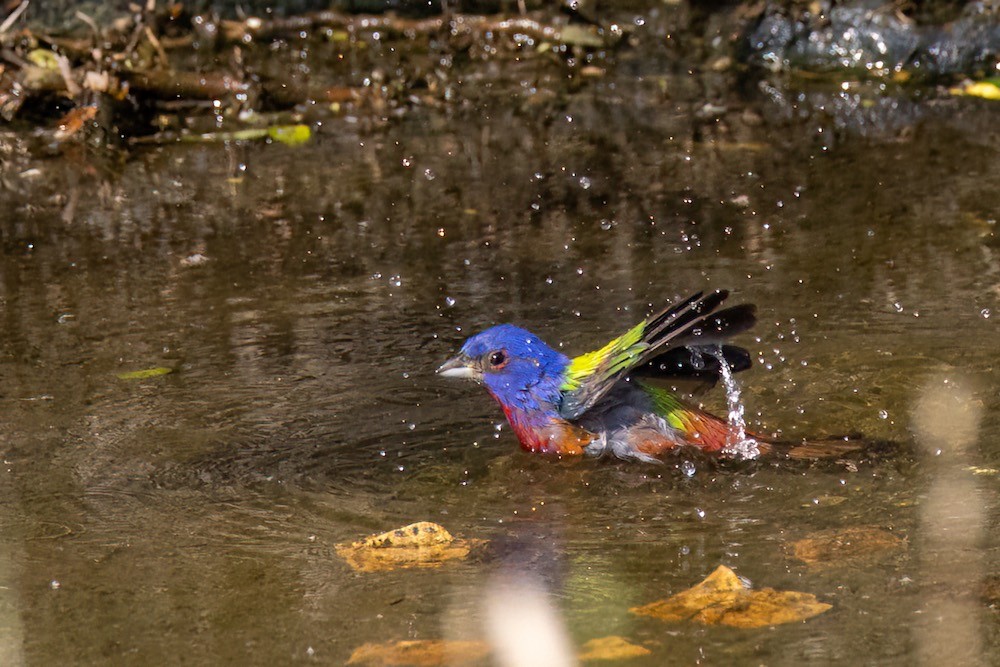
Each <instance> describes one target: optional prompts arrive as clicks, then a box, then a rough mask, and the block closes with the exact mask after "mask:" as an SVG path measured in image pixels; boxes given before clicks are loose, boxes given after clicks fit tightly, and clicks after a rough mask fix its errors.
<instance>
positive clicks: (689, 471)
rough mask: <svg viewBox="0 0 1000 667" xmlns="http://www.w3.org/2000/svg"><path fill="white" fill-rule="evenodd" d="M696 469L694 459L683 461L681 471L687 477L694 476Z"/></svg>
mask: <svg viewBox="0 0 1000 667" xmlns="http://www.w3.org/2000/svg"><path fill="white" fill-rule="evenodd" d="M696 471H697V468H696V467H695V465H694V463H693V462H692V461H683V462H681V472H682V473H684V476H685V477H694V473H695V472H696Z"/></svg>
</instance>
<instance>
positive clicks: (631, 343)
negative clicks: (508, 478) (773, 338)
mask: <svg viewBox="0 0 1000 667" xmlns="http://www.w3.org/2000/svg"><path fill="white" fill-rule="evenodd" d="M728 296H729V293H728V292H726V291H724V290H719V291H715V292H712V293H710V294H708V295H704V294H702V293H701V292H699V293H698V294H695V295H693V296H691V297H689V298H687V299H685V300H684V301H682V302H681V303H679V304H677V305H675V306H672V307H670V308H667V309H665V310H663V311H662V312H660V313H659V314H657V315H655V316H653V317H651V318H649V319H647V320H644V321H642V322H640V323H639V324H637V325H636V326H634V327H632V328H631V329H629V330H628V331H627V332H626V333H625V334H624V335H622V336H619V337H618V338H615V339H614V340H613V341H611V342H610V343H608V344H607V345H605V346H604V347H602V348H601V349H599V350H595V351H593V352H588V353H587V354H583V355H580V356H579V357H576V358H574V359H572V360H571V361H570V363H569V365H568V366H567V367H566V370H565V379H564V382H563V385H562V387H561V388H560V389H561V391H562V403H561V404H560V407H559V413H560V415H561V416H562V417H563V418H565V419H576V418H577V417H579V416H580V415H581V414H583V413H584V412H586V411H587V410H588V409H589V408H590V407H591V406H593V405H594V404H595V403H596V402H597V401H598V400H600V398H601V397H602V396H604V395H605V394H606V393H607V392H608V390H610V389H611V387H613V386H614V385H615V383H617V382H618V381H619V380H620V379H622V378H623V377H624V376H625V375H627V374H628V372H629V371H631V370H632V369H634V368H635V367H636V366H639V365H640V364H643V363H646V362H647V361H649V360H650V359H653V358H654V357H656V356H658V355H661V354H663V353H665V352H667V351H668V350H670V349H673V348H676V347H681V346H685V345H709V344H715V343H718V342H720V341H721V340H722V339H724V338H725V337H728V336H730V335H733V334H735V333H739V332H740V331H745V330H746V329H748V328H749V327H750V326H752V325H753V323H754V320H755V318H754V308H753V306H751V305H749V304H747V305H742V306H735V307H733V308H727V309H725V310H722V311H719V312H715V311H716V309H717V308H718V307H719V306H720V305H721V304H722V302H723V301H725V300H726V297H728Z"/></svg>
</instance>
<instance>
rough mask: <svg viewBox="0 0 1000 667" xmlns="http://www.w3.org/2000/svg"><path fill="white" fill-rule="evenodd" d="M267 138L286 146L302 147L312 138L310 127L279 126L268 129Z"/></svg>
mask: <svg viewBox="0 0 1000 667" xmlns="http://www.w3.org/2000/svg"><path fill="white" fill-rule="evenodd" d="M267 136H269V137H271V138H272V139H274V140H275V141H280V142H281V143H283V144H285V145H286V146H301V145H302V144H304V143H306V142H307V141H309V139H311V138H312V130H311V129H310V128H309V126H308V125H278V126H276V127H269V128H267Z"/></svg>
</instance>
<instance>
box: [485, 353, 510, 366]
mask: <svg viewBox="0 0 1000 667" xmlns="http://www.w3.org/2000/svg"><path fill="white" fill-rule="evenodd" d="M489 361H490V368H493V369H500V368H503V367H504V366H506V365H507V353H506V352H504V351H503V350H495V351H494V352H490V360H489Z"/></svg>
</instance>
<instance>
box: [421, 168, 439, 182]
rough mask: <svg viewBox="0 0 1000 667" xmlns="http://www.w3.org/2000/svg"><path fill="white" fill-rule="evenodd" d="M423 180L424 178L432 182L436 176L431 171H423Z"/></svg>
mask: <svg viewBox="0 0 1000 667" xmlns="http://www.w3.org/2000/svg"><path fill="white" fill-rule="evenodd" d="M424 178H426V179H427V180H428V181H433V180H434V179H435V178H437V174H435V173H434V170H433V169H424Z"/></svg>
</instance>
